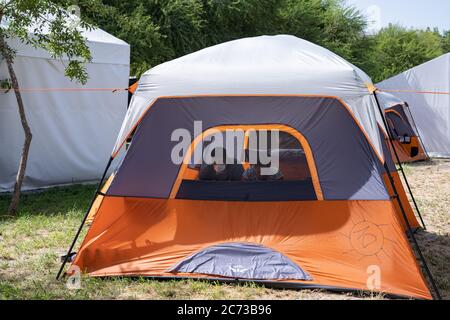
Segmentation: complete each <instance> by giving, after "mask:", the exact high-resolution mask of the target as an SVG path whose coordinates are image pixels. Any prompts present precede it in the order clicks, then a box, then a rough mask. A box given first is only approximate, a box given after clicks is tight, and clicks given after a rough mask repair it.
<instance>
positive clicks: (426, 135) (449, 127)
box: [377, 53, 450, 158]
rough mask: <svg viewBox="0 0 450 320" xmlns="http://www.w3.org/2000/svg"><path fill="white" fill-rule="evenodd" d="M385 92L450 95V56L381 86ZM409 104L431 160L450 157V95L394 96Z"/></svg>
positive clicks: (408, 94)
mask: <svg viewBox="0 0 450 320" xmlns="http://www.w3.org/2000/svg"><path fill="white" fill-rule="evenodd" d="M377 86H378V87H379V88H380V89H385V90H409V91H427V92H450V53H447V54H445V55H443V56H441V57H439V58H436V59H434V60H431V61H429V62H427V63H424V64H422V65H419V66H417V67H415V68H412V69H410V70H408V71H405V72H403V73H401V74H399V75H397V76H395V77H392V78H390V79H387V80H385V81H383V82H380V83H379V84H378V85H377ZM393 94H394V95H395V96H396V97H398V98H399V99H401V100H403V101H406V102H407V103H408V105H409V108H410V110H411V113H412V115H413V117H414V120H415V122H416V125H417V129H418V131H419V134H420V137H421V138H422V141H423V144H424V145H425V148H426V150H427V152H428V154H429V155H430V156H431V157H445V158H450V94H432V93H412V92H400V93H397V92H395V93H393Z"/></svg>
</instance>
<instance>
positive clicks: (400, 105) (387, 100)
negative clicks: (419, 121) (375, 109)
mask: <svg viewBox="0 0 450 320" xmlns="http://www.w3.org/2000/svg"><path fill="white" fill-rule="evenodd" d="M378 98H379V100H380V103H381V104H382V106H383V108H384V113H385V117H386V121H387V124H388V129H389V130H390V133H391V136H392V137H393V138H394V139H393V144H394V148H395V151H396V153H397V156H398V158H399V160H400V162H402V163H404V162H415V161H423V160H428V159H429V157H428V155H427V152H426V150H425V148H424V146H423V143H422V140H421V139H420V136H419V134H418V130H417V128H416V126H415V121H414V118H413V117H412V114H411V112H410V110H409V106H408V104H407V103H406V102H403V101H401V100H399V99H398V98H396V97H395V96H393V95H391V94H389V93H386V92H380V93H378ZM391 151H392V153H394V150H391ZM394 159H395V160H396V156H395V155H394Z"/></svg>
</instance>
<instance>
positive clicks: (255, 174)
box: [242, 164, 284, 181]
mask: <svg viewBox="0 0 450 320" xmlns="http://www.w3.org/2000/svg"><path fill="white" fill-rule="evenodd" d="M269 167H270V164H268V165H262V164H251V165H250V167H249V168H248V169H247V170H245V171H244V173H243V174H242V179H243V180H244V181H257V180H261V181H277V180H283V179H284V176H283V173H282V172H281V170H280V169H279V168H278V171H277V172H276V173H275V174H271V175H263V174H261V168H269Z"/></svg>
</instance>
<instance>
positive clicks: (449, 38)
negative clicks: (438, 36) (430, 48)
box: [442, 30, 450, 53]
mask: <svg viewBox="0 0 450 320" xmlns="http://www.w3.org/2000/svg"><path fill="white" fill-rule="evenodd" d="M442 50H444V53H448V52H450V30H448V31H446V32H444V35H443V37H442Z"/></svg>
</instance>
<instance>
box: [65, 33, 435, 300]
mask: <svg viewBox="0 0 450 320" xmlns="http://www.w3.org/2000/svg"><path fill="white" fill-rule="evenodd" d="M371 88H373V86H372V85H371V81H370V78H369V77H368V76H367V75H366V74H365V73H364V72H363V71H361V70H360V69H358V68H357V67H355V66H353V65H351V64H350V63H348V62H347V61H345V60H344V59H342V58H341V57H339V56H337V55H335V54H334V53H332V52H330V51H328V50H326V49H324V48H322V47H319V46H316V45H314V44H312V43H310V42H307V41H304V40H302V39H298V38H296V37H293V36H271V37H269V36H263V37H255V38H246V39H241V40H236V41H231V42H227V43H223V44H220V45H217V46H213V47H210V48H206V49H203V50H201V51H198V52H195V53H193V54H190V55H187V56H184V57H181V58H179V59H176V60H173V61H170V62H167V63H164V64H162V65H159V66H157V67H155V68H153V69H151V70H149V71H148V72H146V73H145V74H144V75H143V76H142V77H141V79H140V80H139V85H138V87H137V89H136V91H135V94H134V95H133V98H132V101H131V105H130V108H129V110H128V113H127V117H126V119H125V121H124V123H123V126H122V129H121V132H120V134H119V137H118V139H117V142H116V146H115V147H114V150H113V152H112V157H111V159H110V163H111V162H112V161H114V158H115V156H116V154H117V153H118V152H119V151H120V150H121V149H122V148H123V146H124V144H125V141H126V140H127V139H128V138H129V137H130V134H131V133H132V132H133V133H134V134H133V137H132V140H131V144H130V147H129V148H128V150H127V152H126V155H125V157H124V158H123V160H121V163H120V165H119V166H118V169H117V170H116V172H115V173H114V175H113V176H111V177H110V178H109V179H108V181H107V183H106V184H105V185H104V186H103V187H102V188H101V189H100V188H99V191H98V195H97V197H96V199H95V200H94V201H93V202H94V205H93V206H92V208H91V216H92V217H93V222H92V224H91V226H90V228H89V230H88V232H87V235H86V237H85V239H84V241H83V242H82V244H81V247H80V248H79V250H78V252H77V253H76V255H75V258H74V260H73V266H76V267H78V268H80V270H81V271H82V272H84V273H86V274H88V275H90V276H96V277H97V276H98V277H104V276H139V277H149V278H156V279H160V278H162V279H166V278H176V279H178V278H199V279H214V280H221V281H244V282H245V281H251V282H256V283H262V284H265V285H272V286H279V287H282V288H329V289H335V290H358V291H359V290H373V291H377V292H384V293H386V294H389V295H394V296H402V297H414V298H423V299H430V298H432V294H431V291H430V290H429V289H428V286H427V282H426V279H425V278H424V276H423V274H422V271H421V268H420V267H419V265H418V262H417V261H416V257H415V254H414V252H413V250H412V247H411V246H410V242H409V240H408V237H407V235H406V233H407V232H410V235H411V236H412V237H413V238H414V235H413V233H412V232H411V229H412V228H414V227H418V226H419V225H418V223H417V220H416V218H415V216H414V212H413V211H412V209H411V207H410V205H409V203H408V200H407V198H406V195H405V192H404V190H403V187H402V184H401V182H400V179H399V177H398V175H397V174H396V170H395V165H394V163H393V161H392V157H391V155H390V152H389V149H388V146H387V145H386V143H385V139H384V138H383V130H385V127H384V125H383V119H382V117H381V113H380V112H379V111H378V110H377V101H376V99H375V97H374V92H373V90H371ZM198 121H201V129H200V130H199V128H198V126H197V124H198ZM180 128H181V129H183V130H184V131H186V132H188V133H189V134H190V136H191V138H192V140H191V141H190V144H189V147H188V148H187V150H186V152H184V153H182V159H183V161H182V162H180V163H175V162H174V161H173V158H172V152H173V150H174V148H176V146H177V144H178V143H179V141H177V139H173V133H174V132H175V131H176V130H177V129H180ZM230 130H234V131H239V132H241V133H244V136H250V135H251V134H252V133H254V132H256V133H258V131H264V130H269V131H270V132H275V131H276V132H279V139H280V144H279V150H274V151H277V152H279V155H280V156H279V159H280V160H279V161H280V166H279V167H280V168H281V170H282V171H283V174H284V179H282V180H261V181H242V180H232V181H215V180H202V179H200V178H199V174H198V170H197V168H196V167H195V166H192V165H191V162H190V159H191V158H192V157H193V154H194V153H195V150H197V149H198V148H199V146H200V145H201V144H202V143H203V142H204V141H206V138H207V137H209V136H210V135H211V134H213V133H215V134H217V133H226V132H228V131H230ZM241 151H242V150H241ZM238 152H239V151H238ZM246 160H247V159H244V162H245V161H246ZM245 165H246V164H245V163H244V164H243V166H244V167H245ZM105 172H106V170H105ZM103 178H105V177H103ZM102 180H103V179H102ZM88 213H89V212H88ZM86 217H87V216H86ZM85 219H86V218H85ZM80 230H81V228H80ZM80 230H79V232H80ZM79 232H78V234H79ZM74 243H75V241H74V242H73V243H72V246H71V247H70V248H69V254H68V255H67V256H66V259H65V261H67V260H68V258H67V257H68V256H70V255H71V254H72V250H73V246H74ZM414 244H416V245H417V242H414ZM416 249H420V248H418V247H417V248H416ZM63 267H64V265H63V266H61V269H60V272H61V271H62V270H63ZM426 270H427V272H428V271H429V270H428V269H426ZM428 276H431V275H430V274H428Z"/></svg>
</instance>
